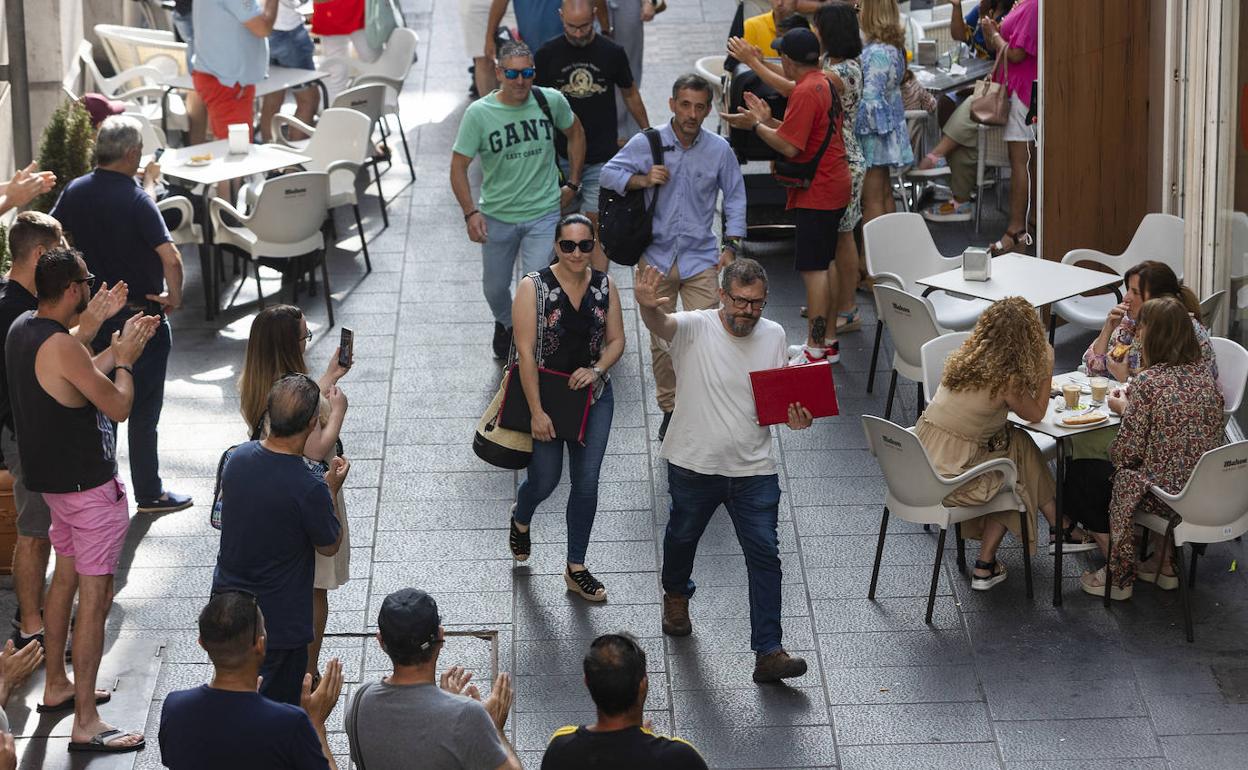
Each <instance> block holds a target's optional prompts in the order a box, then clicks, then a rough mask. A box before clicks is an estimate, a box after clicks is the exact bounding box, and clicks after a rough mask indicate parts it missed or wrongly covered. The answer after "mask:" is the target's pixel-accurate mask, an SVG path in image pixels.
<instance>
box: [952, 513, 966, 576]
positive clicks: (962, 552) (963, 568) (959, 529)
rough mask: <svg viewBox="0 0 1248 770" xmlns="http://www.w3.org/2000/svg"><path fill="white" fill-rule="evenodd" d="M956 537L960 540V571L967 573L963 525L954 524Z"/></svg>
mask: <svg viewBox="0 0 1248 770" xmlns="http://www.w3.org/2000/svg"><path fill="white" fill-rule="evenodd" d="M953 534H954V537H956V538H957V540H958V572H961V573H962V574H963V575H965V574H966V540H965V539H964V538H963V537H962V525H961V524H960V523H959V524H954V525H953Z"/></svg>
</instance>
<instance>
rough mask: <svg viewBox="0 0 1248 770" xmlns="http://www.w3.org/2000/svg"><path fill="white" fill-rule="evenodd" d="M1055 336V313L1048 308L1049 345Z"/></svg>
mask: <svg viewBox="0 0 1248 770" xmlns="http://www.w3.org/2000/svg"><path fill="white" fill-rule="evenodd" d="M1055 336H1057V313H1054V312H1053V308H1049V344H1050V345H1052V344H1053V338H1054V337H1055Z"/></svg>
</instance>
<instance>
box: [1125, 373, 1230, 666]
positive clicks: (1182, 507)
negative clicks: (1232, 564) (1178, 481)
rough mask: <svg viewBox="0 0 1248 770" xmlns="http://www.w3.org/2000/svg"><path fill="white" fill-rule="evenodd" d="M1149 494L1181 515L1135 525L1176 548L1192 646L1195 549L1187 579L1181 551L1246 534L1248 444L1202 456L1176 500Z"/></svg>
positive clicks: (1143, 517)
mask: <svg viewBox="0 0 1248 770" xmlns="http://www.w3.org/2000/svg"><path fill="white" fill-rule="evenodd" d="M1219 363H1220V362H1219ZM1151 491H1152V493H1153V494H1154V495H1155V496H1156V497H1157V499H1158V500H1161V501H1162V502H1163V503H1165V504H1166V505H1167V506H1168V507H1169V508H1170V510H1172V511H1174V512H1175V513H1177V514H1178V515H1179V519H1178V521H1175V522H1172V521H1170V520H1169V519H1167V518H1166V517H1164V516H1158V515H1156V514H1152V513H1142V512H1137V513H1136V514H1135V523H1136V524H1139V525H1140V526H1142V527H1144V528H1145V529H1148V530H1150V531H1152V532H1156V533H1157V534H1159V535H1162V536H1163V537H1165V538H1166V540H1167V541H1168V543H1169V544H1170V545H1172V546H1173V547H1174V567H1175V570H1174V571H1175V573H1176V574H1177V575H1178V577H1179V596H1180V598H1181V599H1182V602H1183V625H1184V628H1185V630H1186V631H1187V641H1189V642H1192V641H1195V634H1194V633H1193V630H1192V604H1191V598H1190V597H1189V595H1188V594H1189V591H1190V590H1191V583H1193V582H1194V581H1195V578H1196V549H1195V548H1193V549H1192V571H1191V574H1190V575H1189V576H1187V577H1186V578H1185V577H1184V575H1183V572H1184V570H1183V546H1184V545H1185V544H1188V543H1192V544H1197V543H1206V544H1208V543H1225V542H1227V541H1229V540H1234V539H1235V538H1237V537H1241V536H1243V535H1244V533H1245V532H1248V441H1237V442H1235V443H1234V444H1227V445H1226V446H1220V447H1218V448H1217V449H1211V450H1209V451H1208V452H1205V453H1204V454H1203V455H1201V457H1200V460H1198V461H1197V462H1196V467H1195V468H1194V469H1193V470H1192V475H1191V477H1190V478H1189V479H1188V480H1187V483H1186V484H1184V485H1183V489H1182V490H1180V491H1179V493H1178V494H1177V495H1172V494H1170V493H1169V492H1167V491H1165V490H1164V489H1162V488H1161V487H1158V486H1156V485H1153V487H1152V488H1151ZM1162 547H1163V548H1164V547H1165V546H1162Z"/></svg>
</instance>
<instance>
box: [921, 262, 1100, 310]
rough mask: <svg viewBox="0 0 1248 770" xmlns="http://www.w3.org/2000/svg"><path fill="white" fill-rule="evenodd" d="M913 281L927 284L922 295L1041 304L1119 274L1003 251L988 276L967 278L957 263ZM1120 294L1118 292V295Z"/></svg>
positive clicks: (1069, 295)
mask: <svg viewBox="0 0 1248 770" xmlns="http://www.w3.org/2000/svg"><path fill="white" fill-rule="evenodd" d="M915 283H918V284H921V285H923V286H926V287H927V290H926V291H924V292H923V294H924V295H927V294H928V293H929V292H932V291H936V290H937V289H941V290H944V291H947V292H949V293H951V294H961V295H963V296H967V297H978V298H979V299H986V300H988V301H989V302H996V301H997V300H1000V299H1005V298H1006V297H1022V298H1023V299H1025V300H1027V301H1028V302H1030V303H1031V304H1032V305H1034V306H1036V307H1037V308H1040V307H1044V306H1045V305H1048V304H1051V303H1053V302H1057V301H1058V300H1062V299H1067V298H1068V297H1073V296H1075V295H1076V294H1083V293H1084V292H1086V291H1092V290H1094V289H1102V288H1105V287H1107V286H1117V285H1118V284H1121V283H1122V276H1120V275H1117V274H1116V273H1102V272H1099V271H1097V270H1088V269H1087V268H1085V267H1076V266H1075V265H1063V264H1062V263H1061V262H1052V261H1050V260H1047V259H1039V258H1037V257H1029V256H1026V255H1023V254H1002V255H1001V256H999V257H993V259H992V279H991V280H988V281H968V280H966V279H965V278H963V277H962V268H960V267H959V268H955V269H953V270H948V271H946V272H943V273H937V274H936V275H929V276H927V277H926V278H920V279H918V280H917V281H915ZM1121 296H1122V295H1121V294H1119V299H1121Z"/></svg>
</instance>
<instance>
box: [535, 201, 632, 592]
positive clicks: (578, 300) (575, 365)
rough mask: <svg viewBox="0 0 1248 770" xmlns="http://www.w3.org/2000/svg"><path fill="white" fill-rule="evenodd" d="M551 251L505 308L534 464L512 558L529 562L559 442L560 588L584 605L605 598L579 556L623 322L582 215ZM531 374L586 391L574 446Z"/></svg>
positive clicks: (567, 220)
mask: <svg viewBox="0 0 1248 770" xmlns="http://www.w3.org/2000/svg"><path fill="white" fill-rule="evenodd" d="M555 244H556V246H557V253H558V259H557V260H556V261H555V263H554V264H553V265H551V266H549V267H545V268H542V269H541V270H539V271H537V272H535V273H530V274H529V275H528V276H526V277H525V278H523V279H521V281H520V286H519V288H517V289H516V301H515V303H514V304H513V305H512V309H511V318H512V322H513V327H512V328H513V329H515V340H516V343H515V358H516V360H517V361H518V362H519V374H520V382H521V385H523V387H524V397H525V399H526V400H527V401H528V402H529V412H530V413H531V414H532V415H533V418H532V432H533V459H532V461H531V462H530V463H529V470H528V475H527V476H526V477H525V480H524V482H523V483H522V484H520V488H519V489H518V490H516V502H515V503H514V504H513V505H512V506H511V536H510V546H511V554H512V556H513V557H514V558H515V559H516V561H524V560H525V559H528V558H529V552H530V550H531V549H530V538H531V532H530V525H531V524H532V523H533V514H534V513H536V512H537V506H539V505H540V504H541V503H542V501H543V500H545V499H546V498H547V497H550V494H551V493H552V492H554V491H555V486H556V485H557V484H558V483H559V477H560V475H561V474H562V473H563V447H564V445H565V444H566V445H567V447H568V466H569V470H570V472H571V475H572V492H571V494H569V495H568V507H567V522H568V566H567V568H566V569H565V570H564V581H565V582H566V583H567V586H568V590H569V591H571V592H573V593H575V594H576V595H577V596H580V597H581V598H582V599H586V600H588V601H591V602H600V601H604V600H605V599H606V598H607V589H606V588H605V587H604V586H603V585H602V583H601V582H599V581H598V579H597V578H595V577H594V576H593V575H592V574H590V572H589V570H588V569H587V568H586V567H585V552H586V550H588V548H589V534H590V531H591V530H592V529H593V526H594V516H595V515H596V514H597V512H598V472H599V470H600V469H601V468H602V458H603V455H605V454H606V452H607V438H608V437H609V436H610V434H611V418H612V414H613V412H614V409H615V400H614V397H613V396H612V394H611V378H610V377H609V376H608V374H607V371H608V370H609V369H610V368H611V367H612V366H614V365H615V362H616V361H619V360H620V356H621V355H623V353H624V317H623V314H622V313H621V312H620V295H619V293H618V292H617V291H616V288H615V282H614V281H612V280H611V279H610V278H609V277H608V276H607V274H606V273H604V272H600V271H598V270H595V269H593V268H592V267H591V266H590V255H591V254H593V252H594V247H595V245H596V244H595V243H594V226H593V223H592V222H590V220H589V217H587V216H585V215H584V214H569V215H568V216H566V217H564V218H563V219H561V220H559V223H558V224H557V225H556V226H555ZM539 291H540V292H541V295H540V296H542V297H543V300H542V302H541V307H542V310H543V315H542V317H541V318H538V315H537V312H538V311H537V306H538V302H537V297H538V296H539V295H538V292H539ZM539 329H540V330H541V334H542V339H541V344H540V353H539V350H538V347H539V345H538V342H539V341H538V333H539ZM539 354H540V356H541V358H540V359H539V358H538V356H539ZM539 368H544V369H548V370H553V371H556V372H563V373H566V374H569V375H570V377H569V380H568V387H569V388H571V389H572V390H578V391H583V390H584V389H585V388H592V389H593V405H592V406H590V407H589V414H588V416H587V418H586V424H585V435H584V440H583V441H582V442H581V443H579V444H578V443H576V442H574V441H564V440H563V439H560V438H556V436H555V426H554V423H552V422H551V419H550V416H549V415H548V414H547V413H546V411H545V409H543V406H542V398H541V394H540V393H539V392H538V369H539Z"/></svg>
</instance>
